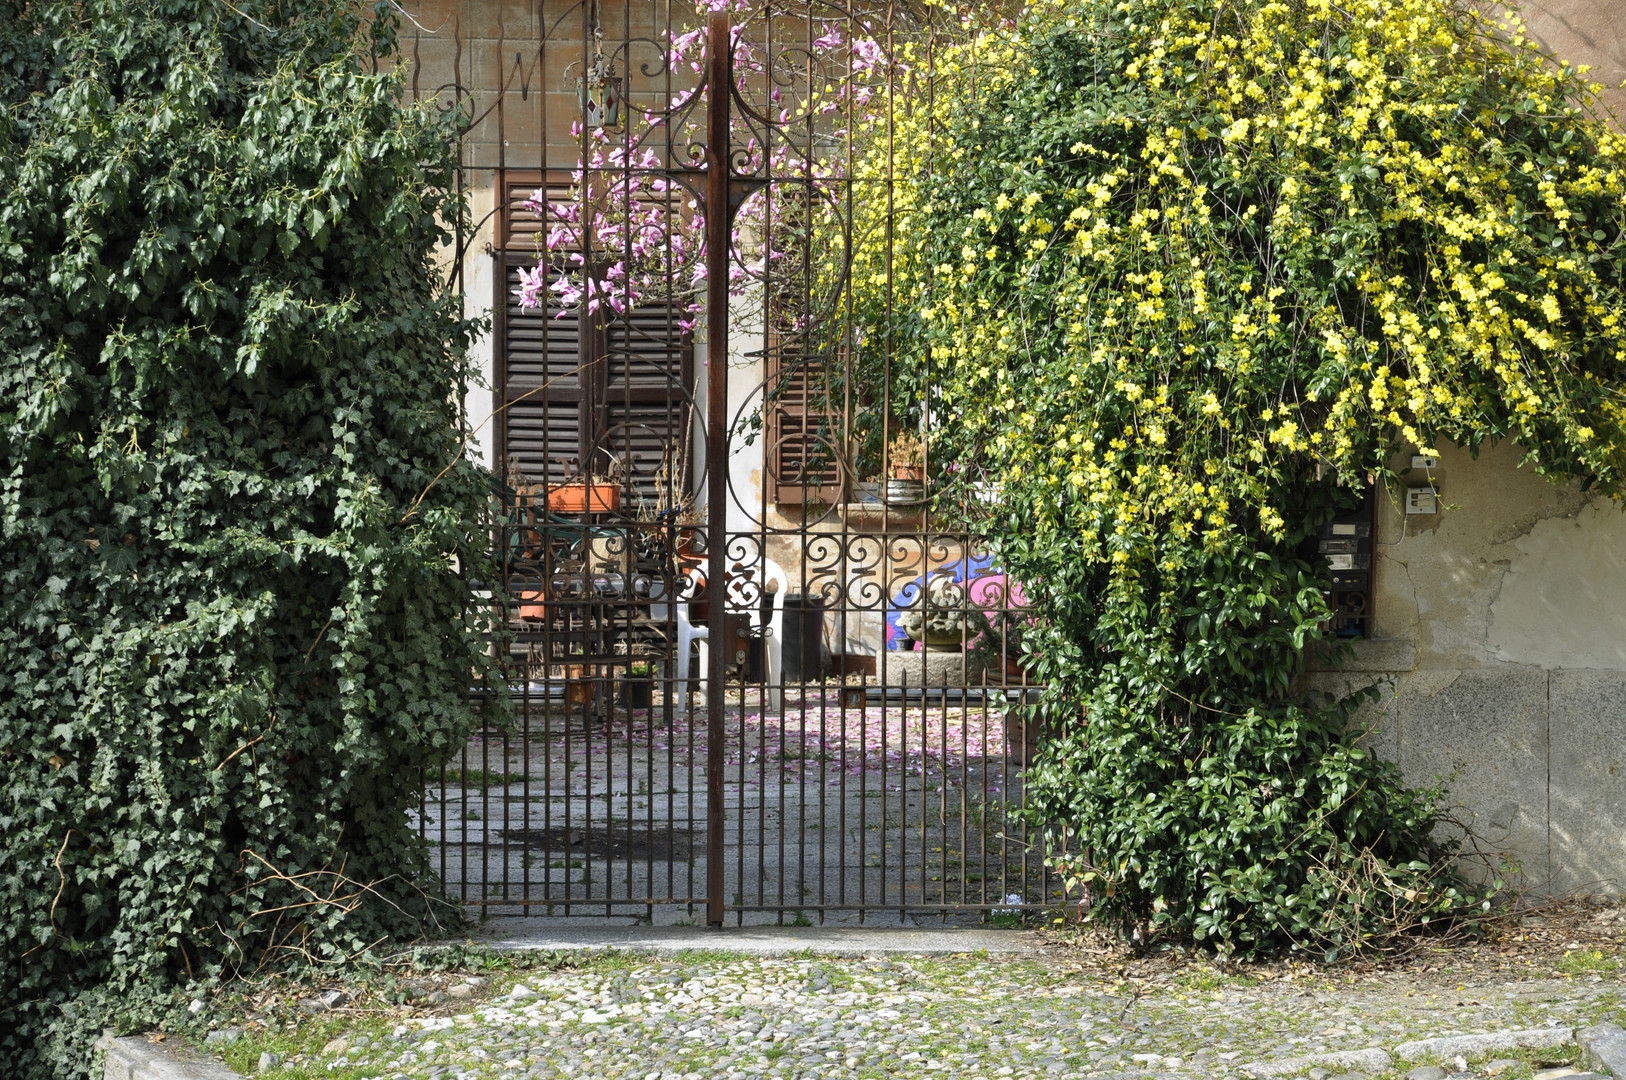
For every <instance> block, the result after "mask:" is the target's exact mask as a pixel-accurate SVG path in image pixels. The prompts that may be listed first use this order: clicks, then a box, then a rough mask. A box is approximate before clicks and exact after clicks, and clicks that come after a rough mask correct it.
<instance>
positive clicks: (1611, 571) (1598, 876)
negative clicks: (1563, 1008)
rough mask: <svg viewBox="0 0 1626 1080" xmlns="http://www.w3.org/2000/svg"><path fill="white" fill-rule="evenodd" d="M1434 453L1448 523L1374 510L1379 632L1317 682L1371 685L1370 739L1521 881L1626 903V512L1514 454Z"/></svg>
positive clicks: (1389, 503)
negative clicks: (1375, 691) (1447, 804)
mask: <svg viewBox="0 0 1626 1080" xmlns="http://www.w3.org/2000/svg"><path fill="white" fill-rule="evenodd" d="M1439 450H1440V453H1441V458H1440V467H1439V469H1438V470H1436V471H1435V473H1434V477H1435V481H1436V486H1437V487H1438V489H1439V492H1440V502H1441V504H1442V507H1443V508H1442V510H1441V512H1440V513H1438V514H1435V515H1413V516H1411V517H1410V518H1409V519H1408V518H1406V517H1405V516H1404V515H1403V514H1402V513H1401V512H1400V507H1399V505H1398V504H1397V503H1396V502H1395V501H1393V500H1390V499H1389V498H1387V497H1384V498H1382V499H1381V501H1380V507H1379V511H1378V522H1377V531H1376V538H1377V545H1376V547H1377V558H1376V567H1377V569H1376V596H1375V606H1374V616H1375V621H1376V635H1375V637H1374V638H1373V640H1370V641H1363V642H1359V643H1358V644H1357V645H1356V649H1355V657H1354V659H1353V660H1352V661H1351V662H1350V663H1348V664H1347V665H1346V666H1345V669H1344V671H1343V672H1341V673H1328V672H1321V673H1315V674H1312V675H1311V676H1310V677H1309V679H1308V682H1309V684H1310V685H1312V686H1316V687H1320V688H1324V689H1348V688H1351V687H1353V686H1356V685H1362V684H1366V683H1370V682H1373V681H1376V682H1377V683H1378V684H1379V685H1380V687H1381V689H1382V692H1383V697H1382V699H1381V701H1380V702H1379V703H1378V704H1377V705H1376V706H1375V707H1373V708H1371V709H1369V710H1368V711H1367V714H1366V716H1365V717H1364V720H1365V722H1368V723H1370V724H1372V725H1373V728H1374V730H1373V731H1372V733H1371V735H1370V736H1369V738H1370V740H1371V742H1372V743H1373V745H1374V746H1375V747H1376V748H1377V749H1378V751H1379V752H1380V753H1382V754H1384V755H1385V756H1387V757H1389V758H1391V759H1392V760H1395V761H1397V762H1398V763H1399V764H1400V766H1401V768H1402V769H1403V770H1404V772H1405V773H1406V776H1407V779H1408V780H1410V781H1411V782H1413V783H1417V784H1428V783H1432V782H1434V780H1435V779H1436V778H1444V779H1445V780H1446V781H1447V784H1448V787H1449V791H1450V797H1451V798H1450V801H1451V802H1452V804H1453V805H1455V806H1456V807H1457V809H1458V812H1459V813H1460V814H1461V815H1462V817H1463V819H1464V820H1465V821H1466V822H1468V823H1469V824H1471V826H1472V827H1473V829H1474V830H1475V831H1476V832H1477V833H1478V834H1479V836H1480V839H1481V841H1482V842H1483V843H1484V844H1485V845H1487V846H1488V847H1490V848H1492V849H1495V850H1499V851H1505V852H1507V853H1508V854H1510V855H1511V856H1513V857H1514V858H1515V859H1516V860H1517V861H1518V862H1519V864H1520V865H1521V866H1522V868H1523V870H1524V883H1525V884H1526V885H1527V886H1530V887H1533V888H1537V889H1550V890H1553V891H1571V890H1584V891H1594V892H1596V891H1610V892H1619V891H1622V888H1623V886H1626V514H1623V513H1622V511H1621V509H1620V508H1619V506H1618V505H1617V504H1614V503H1611V502H1610V501H1609V500H1607V499H1599V498H1593V497H1589V496H1587V495H1586V494H1584V493H1582V492H1581V491H1580V490H1578V489H1577V488H1576V487H1575V486H1573V485H1558V484H1553V483H1551V482H1549V481H1547V480H1546V479H1544V478H1542V477H1540V476H1537V475H1536V474H1535V473H1534V472H1533V471H1532V470H1531V469H1529V468H1528V467H1520V466H1519V457H1520V454H1519V450H1518V448H1517V447H1515V446H1513V445H1511V444H1503V445H1501V446H1499V447H1496V448H1492V449H1487V450H1485V451H1484V452H1483V453H1482V454H1481V455H1480V457H1479V459H1478V460H1474V459H1473V458H1472V457H1471V456H1470V455H1469V454H1468V453H1467V452H1466V451H1463V450H1461V449H1458V448H1455V447H1450V446H1442V447H1439ZM1418 482H1421V478H1419V479H1418Z"/></svg>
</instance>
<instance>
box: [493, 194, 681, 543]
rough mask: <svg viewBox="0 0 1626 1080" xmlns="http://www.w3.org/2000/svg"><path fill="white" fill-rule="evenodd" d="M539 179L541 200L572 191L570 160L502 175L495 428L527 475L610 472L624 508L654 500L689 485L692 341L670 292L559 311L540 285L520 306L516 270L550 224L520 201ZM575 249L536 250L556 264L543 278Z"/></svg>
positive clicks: (529, 264) (532, 258) (661, 501)
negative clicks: (613, 305)
mask: <svg viewBox="0 0 1626 1080" xmlns="http://www.w3.org/2000/svg"><path fill="white" fill-rule="evenodd" d="M544 180H545V182H546V191H547V197H548V201H549V202H550V203H553V204H566V203H569V202H570V201H571V182H570V181H571V178H570V174H569V173H568V172H550V173H548V174H546V176H545V177H544V176H543V174H541V173H537V172H529V173H522V172H509V173H506V174H504V175H503V177H502V180H501V192H502V201H501V203H500V204H499V211H498V220H497V222H496V234H497V236H498V237H499V239H501V241H502V242H503V244H504V245H505V247H504V248H503V250H501V251H499V252H497V254H496V258H497V259H498V261H499V264H500V268H501V271H502V273H501V274H500V275H499V286H498V287H499V289H500V290H501V292H502V295H501V296H500V297H499V298H498V300H499V303H498V304H497V311H498V312H499V313H500V315H499V323H498V325H497V326H496V327H495V333H496V337H497V343H498V347H499V350H500V355H499V357H498V363H497V373H498V381H499V388H498V392H497V393H498V402H499V404H501V405H506V406H507V407H506V408H505V409H503V410H502V412H500V413H499V416H500V417H501V421H500V423H499V433H498V439H499V441H500V444H501V445H502V446H503V448H504V453H505V456H506V458H507V459H508V460H512V461H514V462H515V463H516V464H517V465H518V466H519V467H520V469H521V470H523V472H524V473H525V474H526V475H527V476H529V477H530V478H531V479H532V480H534V481H542V480H544V479H545V480H546V482H548V483H550V484H558V483H563V482H565V481H567V480H572V479H579V478H581V477H582V476H583V475H584V474H588V473H593V474H598V475H605V474H615V475H618V476H620V477H622V478H624V480H625V486H626V488H627V491H628V494H629V496H630V498H631V499H632V505H631V506H629V507H628V509H637V508H640V507H642V508H643V509H646V510H648V511H650V512H653V511H654V510H655V509H656V508H657V507H659V506H664V505H670V502H671V498H672V496H673V494H677V493H682V492H686V491H687V490H688V488H687V485H688V481H689V460H690V458H691V456H692V455H691V454H690V453H689V442H690V439H691V434H690V427H691V420H692V408H691V402H692V397H691V391H692V384H693V367H694V347H693V342H692V341H691V339H690V336H689V335H688V334H687V333H686V332H685V331H684V330H683V328H682V327H681V326H680V325H679V322H678V320H679V319H680V318H681V317H682V315H681V313H680V312H679V311H677V310H675V309H674V307H673V305H671V304H666V303H654V302H645V303H643V304H641V305H640V306H639V307H638V308H637V309H635V310H634V311H632V312H631V313H628V314H617V313H615V312H612V311H608V310H604V311H600V312H598V313H596V314H594V315H591V316H589V315H585V314H583V313H582V312H580V311H575V310H570V311H562V310H561V307H560V305H559V304H558V303H557V301H556V300H555V295H556V294H554V293H552V292H547V293H546V294H545V297H544V301H545V302H544V304H543V305H542V306H541V307H537V308H531V309H525V308H522V307H520V306H519V301H518V299H517V297H516V296H515V290H516V289H517V288H518V287H519V282H520V275H521V273H522V272H528V271H529V270H531V269H532V268H533V267H535V266H537V265H538V254H537V248H538V243H537V241H536V236H537V235H538V234H541V235H542V236H544V237H545V236H546V235H547V233H548V232H549V230H550V229H552V228H554V227H556V226H557V225H558V224H559V223H558V222H555V221H549V220H546V219H544V218H543V217H542V216H540V215H539V214H538V213H537V212H536V211H535V210H534V209H532V208H531V207H529V206H527V205H526V203H527V200H529V199H530V198H531V196H532V193H533V192H535V191H536V190H537V189H538V187H540V186H542V184H543V183H544ZM573 256H574V252H572V251H569V250H554V251H551V252H546V253H545V254H544V256H543V258H545V259H547V260H550V261H551V262H552V264H553V266H554V267H555V268H556V269H555V271H554V272H553V273H551V274H550V280H557V279H558V277H559V276H561V275H562V274H564V273H567V272H568V273H578V272H579V269H578V264H577V263H576V261H575V259H574V257H573ZM662 488H664V489H665V490H664V492H663V491H662V490H661V489H662ZM663 495H664V498H663Z"/></svg>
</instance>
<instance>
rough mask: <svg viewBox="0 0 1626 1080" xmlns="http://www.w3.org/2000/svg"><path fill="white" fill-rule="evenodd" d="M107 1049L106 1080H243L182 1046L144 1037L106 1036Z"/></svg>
mask: <svg viewBox="0 0 1626 1080" xmlns="http://www.w3.org/2000/svg"><path fill="white" fill-rule="evenodd" d="M97 1046H98V1048H100V1047H106V1048H107V1066H106V1068H105V1069H104V1070H103V1072H102V1080H243V1078H242V1077H241V1076H240V1075H238V1074H237V1073H236V1072H233V1071H232V1070H231V1069H228V1068H226V1066H224V1065H222V1064H220V1063H219V1062H218V1061H210V1060H208V1059H207V1058H202V1057H199V1056H197V1055H196V1054H194V1053H192V1052H191V1051H189V1050H184V1049H181V1048H180V1047H174V1048H171V1047H168V1046H165V1045H164V1044H163V1043H155V1042H150V1041H148V1040H147V1039H146V1038H145V1037H143V1036H140V1035H128V1036H125V1037H124V1038H122V1039H109V1038H107V1037H105V1036H104V1037H103V1038H102V1039H101V1040H99V1041H98V1042H97Z"/></svg>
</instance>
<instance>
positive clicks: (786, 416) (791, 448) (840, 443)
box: [763, 334, 850, 506]
mask: <svg viewBox="0 0 1626 1080" xmlns="http://www.w3.org/2000/svg"><path fill="white" fill-rule="evenodd" d="M833 362H839V358H832V357H831V356H830V355H829V354H828V353H820V352H817V351H814V350H813V349H810V348H809V347H808V339H807V338H806V337H801V336H790V335H778V334H776V335H770V337H769V341H768V350H767V364H766V368H767V379H768V381H767V400H766V401H765V402H764V407H763V425H764V429H765V431H764V434H765V436H766V437H765V439H764V454H765V455H766V458H767V460H766V462H765V465H766V468H765V469H764V470H763V473H764V477H765V483H766V487H767V497H768V501H769V502H772V503H775V504H778V505H781V506H795V505H800V504H803V503H823V504H831V503H839V502H844V501H845V500H846V497H847V496H846V486H847V481H848V480H849V479H850V478H849V477H847V476H846V471H847V470H846V469H845V468H844V463H843V461H842V460H841V458H842V457H843V456H844V448H845V445H846V432H845V425H844V424H843V423H842V415H841V401H840V397H841V389H840V387H839V386H838V385H836V383H835V381H834V380H833V379H832V378H831V374H832V371H833V370H835V369H834V368H833Z"/></svg>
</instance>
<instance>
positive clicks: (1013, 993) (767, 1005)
mask: <svg viewBox="0 0 1626 1080" xmlns="http://www.w3.org/2000/svg"><path fill="white" fill-rule="evenodd" d="M1621 928H1622V929H1626V919H1623V920H1622V927H1621ZM1613 937H1614V935H1606V936H1604V937H1602V938H1600V939H1598V941H1599V942H1601V943H1598V944H1595V945H1589V946H1587V947H1585V948H1581V947H1579V943H1573V944H1577V946H1578V947H1577V948H1575V949H1569V950H1566V951H1565V952H1563V953H1562V954H1559V955H1556V956H1549V957H1546V958H1543V959H1541V960H1539V961H1536V962H1531V963H1524V964H1514V965H1508V964H1502V965H1500V966H1498V965H1497V964H1495V963H1487V962H1483V961H1482V960H1481V962H1477V963H1475V962H1466V963H1465V962H1463V961H1462V957H1461V956H1460V955H1459V954H1453V953H1451V952H1449V951H1447V952H1443V953H1441V954H1440V956H1439V957H1437V958H1436V959H1437V962H1436V963H1434V964H1432V965H1430V964H1428V963H1426V960H1427V959H1429V957H1428V956H1427V955H1424V957H1423V961H1425V962H1417V963H1413V964H1411V965H1409V966H1408V967H1406V968H1404V969H1401V970H1388V971H1372V972H1366V973H1359V972H1352V971H1349V970H1339V969H1326V968H1317V967H1313V966H1308V965H1290V964H1289V965H1271V966H1258V967H1246V966H1244V967H1230V968H1217V967H1214V966H1213V965H1211V964H1208V963H1205V962H1190V963H1182V962H1178V961H1170V960H1168V959H1167V958H1165V959H1164V960H1161V961H1160V960H1157V959H1153V960H1149V961H1141V960H1135V959H1131V958H1127V957H1125V956H1114V955H1111V954H1110V953H1103V954H1100V955H1093V956H1092V955H1086V954H1085V953H1083V952H1082V951H1081V950H1078V949H1066V948H1055V949H1050V950H1046V951H1044V952H1042V953H1040V954H1039V955H1038V956H1036V957H1032V958H1027V957H1023V958H997V957H991V956H951V957H937V958H931V957H891V958H884V959H883V958H879V957H876V958H870V959H863V958H857V959H832V958H823V957H820V958H814V957H784V958H770V959H764V958H748V957H741V956H737V955H730V954H726V953H692V954H685V955H679V956H675V957H671V958H665V959H661V958H656V957H653V956H650V955H647V954H602V953H601V954H597V955H595V956H592V957H574V958H568V959H566V960H565V961H564V964H565V966H554V967H538V968H533V969H531V970H517V971H497V972H488V973H487V974H486V975H473V976H471V975H468V974H466V973H464V972H450V973H441V974H429V975H423V976H419V977H409V978H407V979H406V980H405V981H404V982H402V983H401V984H400V988H401V993H403V994H405V995H416V1000H415V1001H414V1002H413V1003H411V1004H407V1005H392V1006H385V1005H384V1004H382V1003H381V1002H378V1001H373V1002H372V1003H371V1004H369V1003H368V1002H367V1001H365V1000H363V999H362V998H360V997H358V998H356V999H355V1000H354V1001H353V1002H350V1003H346V1002H345V1001H343V1000H339V999H336V998H334V996H333V995H332V994H330V995H329V998H328V1001H329V1003H331V1004H334V1005H337V1008H336V1010H334V1011H332V1012H330V1013H326V1014H323V1013H321V1008H322V1003H321V1002H320V1001H318V1002H317V1003H316V1004H315V1005H314V1006H312V1000H313V999H310V998H306V999H303V1000H302V1001H301V1002H299V1004H298V1005H297V1006H294V1008H293V1011H292V1013H282V1014H275V1010H266V1011H263V1012H261V1013H258V1014H255V1017H254V1018H253V1019H252V1020H251V1021H250V1023H249V1024H248V1025H247V1026H248V1030H247V1031H246V1032H243V1033H242V1034H239V1030H240V1029H238V1028H232V1027H223V1028H221V1029H220V1030H218V1031H217V1032H216V1033H215V1035H214V1036H212V1039H214V1040H215V1041H216V1043H217V1045H216V1046H215V1047H213V1049H217V1050H220V1049H223V1050H224V1051H225V1053H226V1057H227V1060H228V1062H229V1063H231V1064H232V1065H233V1066H234V1067H236V1068H237V1069H238V1071H240V1072H243V1073H245V1074H248V1075H254V1076H265V1077H276V1078H278V1080H297V1078H302V1077H318V1076H320V1077H334V1078H341V1080H348V1078H361V1077H369V1078H371V1077H382V1078H408V1077H409V1078H414V1080H474V1078H481V1080H484V1078H507V1077H523V1078H535V1080H544V1078H555V1077H561V1078H562V1077H570V1078H577V1077H582V1078H586V1077H605V1078H611V1077H632V1078H638V1080H654V1078H659V1080H747V1078H785V1080H793V1078H802V1080H813V1078H825V1077H829V1078H832V1080H836V1078H839V1080H849V1078H862V1080H869V1078H882V1077H887V1078H890V1077H954V1078H956V1080H959V1078H968V1080H971V1078H978V1077H982V1078H987V1080H995V1078H1000V1077H1020V1078H1048V1077H1075V1076H1104V1077H1125V1078H1128V1077H1135V1078H1142V1077H1160V1078H1161V1077H1171V1078H1173V1077H1178V1078H1185V1077H1210V1076H1212V1077H1232V1076H1234V1077H1239V1078H1240V1077H1243V1076H1247V1075H1260V1076H1270V1075H1277V1076H1287V1077H1293V1076H1305V1077H1309V1078H1310V1080H1324V1078H1328V1077H1334V1076H1343V1077H1349V1078H1355V1077H1360V1076H1368V1077H1374V1078H1375V1077H1402V1076H1408V1075H1409V1076H1413V1077H1416V1078H1418V1080H1429V1078H1431V1080H1440V1078H1442V1077H1447V1076H1456V1077H1462V1078H1467V1077H1480V1076H1491V1075H1498V1076H1501V1077H1504V1078H1506V1080H1515V1078H1520V1077H1524V1078H1529V1077H1532V1076H1536V1075H1538V1074H1541V1073H1542V1071H1543V1070H1553V1069H1555V1068H1560V1067H1562V1066H1565V1065H1569V1064H1573V1063H1575V1062H1576V1059H1577V1054H1576V1052H1575V1048H1574V1046H1573V1045H1572V1044H1570V1043H1569V1041H1568V1032H1570V1031H1571V1030H1573V1029H1575V1028H1579V1027H1583V1026H1586V1025H1589V1024H1592V1023H1597V1022H1600V1021H1606V1022H1615V1023H1623V1022H1626V1006H1623V994H1622V991H1623V989H1626V979H1623V971H1622V953H1621V949H1620V945H1619V943H1618V940H1615V941H1613V942H1612V943H1611V939H1612V938H1613ZM555 963H557V961H555ZM312 1014H315V1015H312ZM289 1016H300V1017H301V1018H300V1019H298V1020H289V1019H288V1017H289ZM1506 1032H1521V1033H1523V1034H1522V1036H1521V1038H1519V1039H1501V1040H1500V1041H1499V1040H1498V1039H1497V1038H1495V1037H1493V1038H1488V1039H1482V1040H1464V1041H1461V1042H1460V1043H1459V1044H1453V1046H1452V1047H1450V1048H1449V1049H1448V1051H1447V1052H1444V1053H1440V1052H1429V1051H1428V1050H1427V1049H1426V1048H1425V1049H1423V1050H1418V1049H1416V1048H1412V1049H1411V1050H1409V1051H1408V1050H1406V1049H1405V1048H1404V1046H1403V1044H1407V1043H1411V1042H1415V1041H1417V1040H1423V1039H1433V1038H1441V1037H1447V1036H1460V1035H1473V1034H1484V1035H1490V1036H1496V1035H1497V1033H1506ZM1543 1033H1547V1034H1543ZM1520 1042H1522V1043H1523V1044H1524V1045H1523V1046H1518V1045H1514V1044H1515V1043H1520ZM1397 1048H1401V1052H1400V1053H1399V1054H1396V1053H1395V1051H1396V1049H1397ZM1374 1049H1376V1050H1379V1051H1382V1054H1381V1055H1377V1056H1374V1055H1373V1054H1371V1053H1370V1051H1371V1050H1374ZM1363 1050H1365V1051H1369V1053H1368V1054H1366V1055H1364V1056H1362V1055H1359V1054H1354V1055H1352V1056H1345V1057H1340V1056H1338V1055H1339V1052H1353V1051H1363Z"/></svg>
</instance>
